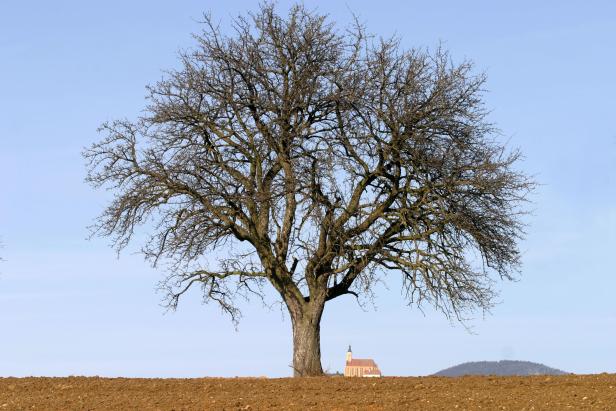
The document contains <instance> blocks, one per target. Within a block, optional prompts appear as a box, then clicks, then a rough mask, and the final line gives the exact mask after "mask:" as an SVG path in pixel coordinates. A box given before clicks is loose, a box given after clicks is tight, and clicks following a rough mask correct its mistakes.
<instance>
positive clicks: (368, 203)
mask: <svg viewBox="0 0 616 411" xmlns="http://www.w3.org/2000/svg"><path fill="white" fill-rule="evenodd" d="M195 38H196V41H197V44H196V46H195V48H194V49H192V50H189V51H185V52H182V53H181V63H182V64H181V68H180V69H178V70H175V71H171V72H168V73H167V74H166V76H165V78H164V79H163V80H161V81H160V82H158V83H156V84H154V85H152V86H150V87H149V88H148V90H149V97H148V101H149V103H148V105H147V108H146V110H145V111H144V114H143V116H142V117H141V118H139V119H137V120H136V121H129V120H119V121H114V122H110V123H106V124H104V125H103V126H102V127H101V130H102V133H103V135H104V138H103V139H102V140H101V141H100V142H98V143H96V144H94V145H92V146H91V147H90V148H89V149H87V150H86V151H85V153H84V156H85V157H86V159H87V160H88V164H89V166H88V176H87V181H88V182H89V183H91V184H92V185H93V186H94V187H107V188H109V189H111V191H112V192H113V193H114V194H115V198H114V199H113V201H111V203H110V204H109V205H108V207H107V208H106V209H105V210H104V211H103V213H102V214H101V216H100V218H99V220H97V221H98V222H97V224H96V225H95V232H96V233H98V234H100V235H103V236H110V237H111V238H112V239H113V240H114V244H115V245H116V246H117V248H118V249H122V248H123V247H125V246H126V245H127V244H128V243H129V242H130V240H131V239H132V238H133V237H134V232H135V229H136V228H138V226H142V225H145V227H147V228H149V229H150V236H149V237H148V239H147V240H146V241H145V244H144V247H143V251H144V253H145V255H146V258H147V259H149V260H150V261H151V262H152V263H153V264H154V265H156V264H157V263H159V262H161V261H165V262H167V263H168V264H170V268H171V269H170V271H171V274H170V276H169V277H168V279H167V280H166V281H165V282H164V284H165V289H166V290H167V292H168V304H169V305H170V306H171V307H172V308H175V307H176V306H177V304H178V301H179V299H180V297H181V296H182V295H183V294H184V293H186V292H187V291H188V290H189V289H191V288H192V287H195V286H196V287H200V289H201V291H202V293H203V296H204V300H205V301H215V302H217V303H219V304H220V306H221V307H222V309H223V310H224V311H225V312H227V313H229V314H230V315H231V316H232V318H233V319H234V320H236V319H237V318H238V316H239V315H240V313H239V311H238V308H237V306H236V305H235V303H234V301H235V297H237V296H245V297H249V296H251V295H256V296H263V290H264V288H263V287H264V286H265V285H267V284H269V285H271V286H272V287H273V288H274V289H275V290H276V291H277V292H278V293H279V294H280V297H281V299H282V301H283V302H284V305H285V306H286V308H287V309H288V311H289V315H290V318H291V323H292V329H293V369H294V375H296V376H308V375H320V374H322V368H321V359H320V356H321V354H320V321H321V316H322V314H323V310H324V307H325V304H326V303H327V302H328V301H330V300H332V299H334V298H337V297H341V296H345V295H352V296H355V297H357V298H365V296H366V295H367V296H370V293H371V290H372V288H373V286H374V285H375V283H376V282H377V281H380V280H382V279H384V276H385V275H386V274H387V273H395V274H396V275H401V277H402V280H403V295H404V297H405V298H406V299H408V303H409V304H417V305H422V304H424V303H428V304H432V305H433V306H435V307H436V308H437V309H440V310H442V311H443V312H444V313H445V314H446V315H448V316H453V317H456V318H458V319H460V318H462V317H461V316H463V315H464V314H465V313H466V312H467V311H468V310H472V309H481V310H485V309H488V308H489V307H490V306H491V305H492V302H493V298H494V290H493V283H494V280H495V279H498V278H501V279H511V278H512V277H513V276H514V275H515V273H516V270H517V268H518V265H519V252H518V248H517V243H518V241H519V239H520V238H521V235H522V234H523V233H522V228H523V227H522V223H521V219H520V218H521V215H522V214H523V211H524V210H523V209H522V205H523V203H524V201H525V197H526V195H527V194H528V192H529V190H531V189H532V187H533V182H532V181H531V180H530V179H529V178H528V177H527V176H525V175H524V174H523V173H520V172H519V171H516V170H515V168H514V164H515V163H516V161H517V160H518V158H519V157H520V154H519V152H517V151H507V150H506V149H505V148H504V147H503V146H502V145H501V144H499V143H498V141H497V139H496V138H495V135H496V134H497V133H496V132H495V129H494V128H493V126H492V125H491V124H489V123H488V122H487V120H486V111H485V109H484V106H483V102H482V85H483V83H484V77H483V76H482V75H474V74H473V73H472V65H471V64H470V63H469V62H464V63H462V64H460V65H454V64H453V63H452V62H451V60H450V58H449V57H448V55H447V53H446V52H445V51H443V50H441V49H438V50H436V51H435V52H427V51H419V50H410V51H409V50H403V49H402V48H401V46H400V43H399V41H397V40H396V39H384V40H383V39H376V38H374V37H372V36H367V35H366V32H365V30H364V28H363V27H362V26H361V25H359V24H356V25H353V26H352V27H351V28H350V29H347V30H342V31H341V30H338V29H337V28H336V27H335V26H334V24H332V23H331V22H329V21H328V19H327V18H326V16H323V15H320V14H318V13H317V12H314V11H310V10H307V9H306V8H304V7H303V6H295V7H293V8H292V9H291V10H290V11H289V13H288V15H286V16H281V15H279V14H278V13H277V11H276V10H275V8H274V7H273V6H272V5H270V4H265V5H262V6H261V7H260V8H259V10H258V11H256V12H255V13H250V14H248V15H246V16H241V17H238V18H237V19H236V20H234V25H233V30H231V34H225V33H223V32H222V31H221V30H220V29H219V27H218V26H217V25H216V24H214V23H213V21H212V19H211V18H210V17H209V16H205V21H204V30H203V32H202V33H201V34H199V35H196V36H195ZM214 250H215V251H214ZM212 255H215V257H216V258H210V259H209V260H208V259H207V257H208V256H212ZM219 256H224V257H220V258H219ZM212 260H216V261H212Z"/></svg>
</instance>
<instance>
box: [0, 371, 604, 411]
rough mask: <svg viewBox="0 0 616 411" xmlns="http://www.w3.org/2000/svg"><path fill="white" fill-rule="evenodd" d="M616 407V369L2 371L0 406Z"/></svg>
mask: <svg viewBox="0 0 616 411" xmlns="http://www.w3.org/2000/svg"><path fill="white" fill-rule="evenodd" d="M14 409H19V410H22V409H44V410H49V409H58V410H71V409H79V410H82V409H83V410H86V409H87V410H102V409H117V410H119V409H139V410H193V409H195V410H196V409H199V410H203V409H206V410H266V409H284V410H309V409H313V410H322V409H326V410H380V409H387V410H408V409H416V410H477V409H482V410H568V409H573V410H581V409H596V410H616V374H601V375H566V376H558V377H555V376H553V377H547V376H537V377H462V378H446V377H418V378H415V377H412V378H410V377H409V378H402V377H387V378H380V379H371V378H363V379H360V378H343V377H330V378H326V377H323V378H301V379H290V378H289V379H286V378H285V379H266V378H231V379H223V378H201V379H137V378H134V379H133V378H97V377H93V378H85V377H69V378H0V411H3V410H14Z"/></svg>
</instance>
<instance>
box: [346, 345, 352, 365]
mask: <svg viewBox="0 0 616 411" xmlns="http://www.w3.org/2000/svg"><path fill="white" fill-rule="evenodd" d="M352 359H353V352H352V351H351V346H350V345H349V350H348V351H347V353H346V362H347V363H350V362H351V360H352Z"/></svg>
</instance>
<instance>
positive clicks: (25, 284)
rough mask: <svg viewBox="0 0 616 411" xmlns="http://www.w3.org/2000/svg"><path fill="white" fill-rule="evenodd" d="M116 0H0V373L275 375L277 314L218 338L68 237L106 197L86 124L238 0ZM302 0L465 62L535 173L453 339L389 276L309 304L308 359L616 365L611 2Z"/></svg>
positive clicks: (202, 313)
mask: <svg viewBox="0 0 616 411" xmlns="http://www.w3.org/2000/svg"><path fill="white" fill-rule="evenodd" d="M127 3H128V2H120V1H106V2H98V3H94V2H80V1H55V2H43V1H39V2H27V1H11V0H8V1H3V2H2V3H1V4H0V56H1V57H0V188H1V191H0V237H1V238H2V242H3V243H4V248H3V249H0V256H2V257H3V258H4V260H5V261H4V262H2V263H0V376H9V375H14V376H26V375H58V376H61V375H103V376H120V375H121V376H163V377H167V376H168V377H171V376H177V377H188V376H204V375H217V376H234V375H268V376H288V375H290V374H291V368H290V367H289V364H290V362H291V329H290V322H289V320H288V318H287V317H286V315H285V314H284V313H283V312H282V311H281V310H280V307H278V306H273V307H272V308H269V309H268V308H264V307H262V305H261V303H260V302H257V301H254V302H252V303H246V304H244V318H243V320H242V322H241V323H240V325H239V330H237V331H236V330H235V329H234V327H233V325H232V324H231V322H230V321H229V320H228V319H227V318H226V317H224V316H222V315H221V314H220V311H219V309H218V308H217V307H216V306H213V305H211V306H203V305H201V304H200V298H199V295H198V294H196V293H195V294H192V295H191V296H190V297H189V298H187V299H185V300H184V302H183V304H182V305H181V306H180V308H179V310H178V311H177V312H175V313H165V311H164V309H163V308H161V307H160V305H159V303H160V299H161V295H158V294H156V292H155V287H156V283H157V282H158V281H159V280H160V279H162V277H163V275H164V273H163V272H160V271H156V270H153V269H151V268H149V267H148V266H147V264H146V263H144V262H143V261H142V258H141V257H140V256H139V255H137V254H135V250H136V249H137V246H135V247H133V248H132V249H129V250H127V251H126V252H124V253H123V254H122V255H121V256H120V258H119V259H118V258H117V256H116V254H115V252H114V251H113V250H111V249H110V248H109V247H108V241H107V240H105V239H94V240H91V241H87V240H86V237H87V229H86V227H87V226H88V225H89V224H91V223H92V220H93V218H94V217H95V216H96V215H97V214H98V213H99V212H100V210H101V209H102V207H103V206H104V205H105V202H106V200H107V199H108V198H109V194H108V193H105V192H96V191H93V190H92V189H91V188H90V187H88V186H87V185H86V184H85V183H84V182H83V178H84V174H85V172H84V162H83V160H82V158H81V155H80V153H81V150H82V149H83V147H85V146H87V145H89V144H91V143H92V142H93V141H96V140H97V139H98V138H99V136H98V135H97V133H96V129H97V127H98V126H99V125H100V123H102V122H103V121H105V120H110V119H116V118H123V117H127V118H134V117H135V116H137V115H138V114H139V112H140V110H142V109H143V107H144V96H145V85H146V84H148V83H151V82H154V81H156V80H157V79H159V78H160V77H161V76H162V75H163V73H162V71H163V70H165V69H170V68H173V67H176V66H177V50H178V49H179V48H183V47H189V46H191V45H192V44H193V43H192V40H191V37H190V33H191V32H195V31H198V30H199V24H198V23H197V22H196V21H197V20H198V19H199V17H200V15H201V14H202V12H203V11H207V10H210V11H211V12H212V13H213V14H214V15H215V16H216V17H218V18H220V19H221V20H222V22H223V23H225V22H227V23H228V21H229V19H230V18H231V17H232V16H235V15H237V14H238V13H239V12H243V11H245V10H247V9H251V8H253V7H254V4H255V3H254V2H248V1H233V2H231V1H224V2H218V1H209V2H206V1H200V2H199V1H177V2H162V1H158V2H156V1H147V2H146V1H134V2H130V4H127ZM463 3H464V4H463ZM469 3H471V4H469ZM288 4H290V3H289V2H286V1H281V2H279V7H280V9H281V10H284V9H286V8H287V7H288ZM305 4H306V5H308V6H309V7H316V8H317V9H318V10H319V11H321V12H325V13H328V14H329V15H330V17H331V18H332V19H333V20H335V21H337V22H339V23H340V24H341V25H344V24H347V23H348V22H349V21H350V18H351V14H350V11H349V9H351V10H352V11H354V12H355V13H356V14H358V15H359V16H360V18H361V19H362V20H363V21H365V22H366V23H367V25H368V28H369V30H370V31H372V32H374V33H377V34H382V35H390V34H393V33H397V35H398V36H400V37H401V38H402V44H403V45H404V46H405V47H409V48H410V47H434V46H436V45H437V44H438V43H439V41H442V42H443V43H444V44H445V46H446V48H448V49H449V50H450V51H451V54H452V56H453V58H454V60H456V61H461V60H462V59H464V58H469V59H472V60H473V61H475V63H476V67H477V70H478V71H485V72H486V73H487V75H488V83H487V88H488V89H489V93H488V94H486V97H485V101H486V103H487V106H488V107H489V108H491V109H492V113H491V115H490V119H491V120H493V121H494V122H495V123H497V124H498V126H499V127H500V128H501V130H502V131H503V133H504V137H503V138H504V139H505V140H508V144H509V145H510V146H516V147H520V148H521V149H522V151H523V152H524V153H525V160H524V161H523V162H522V163H521V164H520V165H519V167H520V168H522V169H523V170H525V171H526V172H527V173H530V174H533V175H535V176H536V179H537V180H538V181H539V182H540V183H541V186H540V187H539V189H538V190H537V192H536V193H535V195H534V196H533V201H534V204H533V208H534V214H533V216H532V217H530V218H529V219H528V222H529V224H530V225H529V228H528V236H527V239H526V240H525V241H524V242H523V243H522V244H521V249H522V250H523V252H524V257H523V263H524V265H523V269H522V274H521V279H520V281H519V282H516V283H505V284H499V289H500V290H501V296H500V300H501V301H502V303H501V304H500V305H498V306H497V307H496V308H495V309H494V310H493V312H492V314H491V315H488V316H486V317H485V318H483V317H482V316H481V315H480V314H478V315H477V318H475V319H474V320H472V321H470V322H469V323H468V324H467V325H468V326H469V327H470V328H471V329H472V333H469V332H468V331H467V329H465V328H464V327H463V326H461V325H459V324H452V323H450V322H449V321H448V320H446V319H444V318H443V317H442V316H441V315H440V314H439V313H436V312H433V311H432V310H431V309H430V308H429V307H426V309H425V310H424V312H423V313H422V312H420V311H418V310H417V309H415V308H411V307H406V306H405V305H404V302H403V300H402V298H401V296H400V289H399V286H400V279H399V278H397V277H396V276H395V275H390V277H389V279H388V282H387V284H388V289H386V288H380V289H379V290H378V292H377V299H376V301H375V306H374V307H372V306H370V305H368V306H366V307H365V308H364V309H362V308H361V307H359V306H358V305H357V304H356V303H355V302H354V300H352V299H351V298H348V299H338V300H335V301H333V302H332V303H331V304H330V305H328V306H327V307H326V310H325V315H324V319H323V324H322V352H323V366H324V367H325V368H328V369H330V370H332V371H333V370H341V369H342V367H343V362H344V354H345V351H346V347H347V345H348V344H349V343H350V344H352V345H353V348H354V353H355V355H356V356H359V357H362V356H371V357H373V358H374V359H375V360H376V361H377V363H378V364H379V365H380V366H381V368H382V370H383V373H384V374H387V375H424V374H429V373H432V372H436V371H438V370H439V369H441V368H444V367H448V366H451V365H454V364H457V363H459V362H463V361H473V360H498V359H519V360H530V361H538V362H543V363H545V364H547V365H550V366H553V367H557V368H561V369H564V370H567V371H571V372H577V373H597V372H604V371H607V372H616V356H614V352H615V350H616V299H615V298H614V296H613V294H614V290H616V276H615V275H614V274H615V272H616V270H615V268H614V262H613V256H614V250H615V249H616V125H614V118H615V117H616V116H615V113H614V111H615V108H616V103H614V96H615V95H616V78H615V77H614V73H616V54H615V53H614V50H616V21H615V19H616V6H615V4H616V3H613V2H611V1H604V2H599V1H595V2H593V1H588V2H583V3H582V2H577V1H575V2H574V1H569V2H567V1H543V2H534V1H518V2H509V3H508V4H504V2H493V1H474V2H457V1H449V2H438V3H437V2H425V1H424V2H418V1H408V2H406V1H405V2H402V1H399V2H395V1H387V0H381V1H379V2H374V1H355V2H350V1H347V2H344V1H327V2H326V1H306V2H305Z"/></svg>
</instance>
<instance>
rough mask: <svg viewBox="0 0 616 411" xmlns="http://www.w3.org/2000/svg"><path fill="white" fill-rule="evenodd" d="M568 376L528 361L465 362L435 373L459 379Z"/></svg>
mask: <svg viewBox="0 0 616 411" xmlns="http://www.w3.org/2000/svg"><path fill="white" fill-rule="evenodd" d="M563 374H568V373H566V372H564V371H561V370H557V369H555V368H550V367H547V366H545V365H543V364H538V363H536V362H529V361H510V360H503V361H477V362H466V363H464V364H459V365H456V366H454V367H451V368H446V369H444V370H441V371H439V372H437V373H436V374H434V375H436V376H441V377H459V376H462V375H563Z"/></svg>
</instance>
